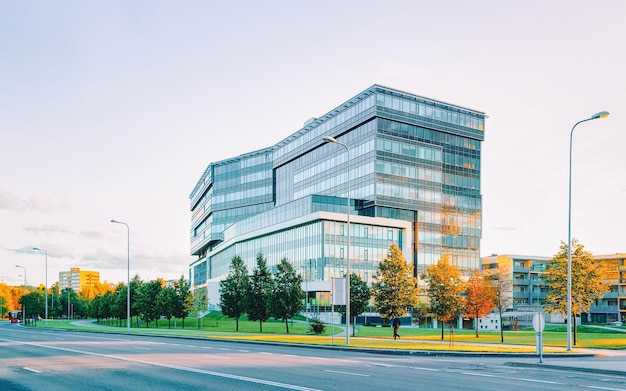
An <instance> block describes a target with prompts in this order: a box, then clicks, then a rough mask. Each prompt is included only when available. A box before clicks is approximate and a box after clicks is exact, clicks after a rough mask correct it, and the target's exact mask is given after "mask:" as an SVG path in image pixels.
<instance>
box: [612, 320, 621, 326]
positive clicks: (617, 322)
mask: <svg viewBox="0 0 626 391" xmlns="http://www.w3.org/2000/svg"><path fill="white" fill-rule="evenodd" d="M622 325H623V323H622V322H620V321H615V322H609V326H622Z"/></svg>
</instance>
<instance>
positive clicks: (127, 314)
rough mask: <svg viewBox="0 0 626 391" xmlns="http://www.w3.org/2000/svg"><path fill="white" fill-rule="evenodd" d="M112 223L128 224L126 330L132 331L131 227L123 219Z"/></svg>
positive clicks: (112, 220)
mask: <svg viewBox="0 0 626 391" xmlns="http://www.w3.org/2000/svg"><path fill="white" fill-rule="evenodd" d="M111 222H112V223H115V224H124V225H125V226H126V242H127V243H128V247H127V256H128V264H127V276H126V278H127V286H126V330H127V331H128V332H130V227H129V226H128V224H126V223H125V222H123V221H117V220H114V219H111Z"/></svg>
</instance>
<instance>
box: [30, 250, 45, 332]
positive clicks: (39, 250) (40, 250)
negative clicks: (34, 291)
mask: <svg viewBox="0 0 626 391" xmlns="http://www.w3.org/2000/svg"><path fill="white" fill-rule="evenodd" d="M33 250H35V251H43V252H44V254H46V295H45V296H46V327H48V252H47V251H46V250H44V249H43V248H39V247H33Z"/></svg>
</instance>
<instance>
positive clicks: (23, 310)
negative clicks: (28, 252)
mask: <svg viewBox="0 0 626 391" xmlns="http://www.w3.org/2000/svg"><path fill="white" fill-rule="evenodd" d="M15 267H19V268H20V269H24V294H23V295H22V323H23V324H26V268H25V267H24V266H20V265H15Z"/></svg>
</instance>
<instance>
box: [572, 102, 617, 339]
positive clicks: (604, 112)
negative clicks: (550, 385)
mask: <svg viewBox="0 0 626 391" xmlns="http://www.w3.org/2000/svg"><path fill="white" fill-rule="evenodd" d="M608 116H609V112H608V111H601V112H599V113H596V114H594V115H592V116H591V117H589V118H586V119H583V120H581V121H578V122H576V123H575V124H574V126H573V127H572V130H571V131H570V133H569V194H568V209H567V350H568V351H570V350H572V139H573V136H574V129H576V126H578V124H581V123H583V122H587V121H591V120H594V119H598V118H606V117H608ZM574 321H576V319H574Z"/></svg>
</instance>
